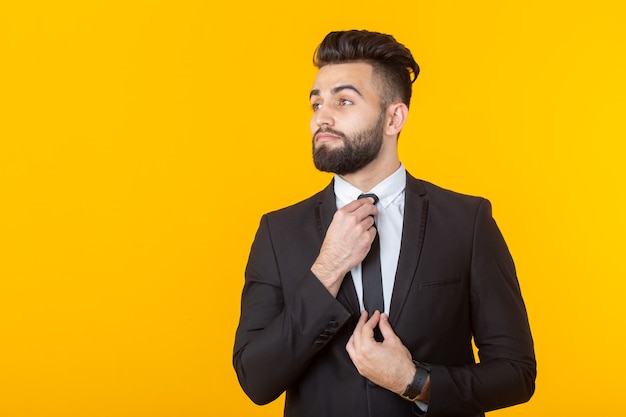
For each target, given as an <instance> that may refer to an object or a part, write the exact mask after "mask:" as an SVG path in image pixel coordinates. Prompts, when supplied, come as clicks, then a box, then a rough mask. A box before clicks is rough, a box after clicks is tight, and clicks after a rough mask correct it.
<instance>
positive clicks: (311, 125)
mask: <svg viewBox="0 0 626 417" xmlns="http://www.w3.org/2000/svg"><path fill="white" fill-rule="evenodd" d="M309 128H310V129H311V134H312V135H313V134H315V132H317V129H318V126H317V123H315V114H314V115H313V116H311V120H310V121H309Z"/></svg>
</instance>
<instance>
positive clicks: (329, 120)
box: [312, 106, 335, 127]
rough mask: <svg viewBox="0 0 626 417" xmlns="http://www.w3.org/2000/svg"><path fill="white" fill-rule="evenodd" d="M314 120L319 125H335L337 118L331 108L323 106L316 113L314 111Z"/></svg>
mask: <svg viewBox="0 0 626 417" xmlns="http://www.w3.org/2000/svg"><path fill="white" fill-rule="evenodd" d="M312 121H313V122H314V123H315V125H316V126H317V127H322V126H323V125H328V126H334V125H335V118H334V116H333V113H332V111H331V109H329V108H328V106H322V107H320V108H319V109H318V110H317V111H316V112H315V113H313V120H312Z"/></svg>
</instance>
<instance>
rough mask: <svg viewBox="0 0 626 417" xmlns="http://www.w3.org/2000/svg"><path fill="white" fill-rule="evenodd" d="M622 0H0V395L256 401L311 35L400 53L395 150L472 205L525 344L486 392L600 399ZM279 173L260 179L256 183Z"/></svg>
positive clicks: (299, 150)
mask: <svg viewBox="0 0 626 417" xmlns="http://www.w3.org/2000/svg"><path fill="white" fill-rule="evenodd" d="M625 18H626V6H624V2H623V1H622V0H596V1H593V2H589V1H585V2H583V1H576V0H574V1H572V0H569V1H566V0H555V1H545V0H525V1H513V2H507V1H501V0H479V1H439V0H437V1H435V0H431V1H415V2H406V3H404V2H377V1H369V0H366V1H363V0H346V1H342V2H339V1H334V0H333V1H331V0H320V1H318V2H309V3H303V4H302V5H297V2H296V3H294V2H293V1H280V2H269V3H266V2H256V1H255V2H253V1H247V2H246V1H244V2H241V1H232V2H223V1H222V2H217V1H201V0H177V1H173V0H162V1H156V0H154V1H147V0H144V1H120V0H110V1H105V0H100V1H96V0H92V1H70V0H57V1H28V0H26V1H9V0H7V1H1V2H0V415H1V416H6V417H21V416H28V417H30V416H33V417H34V416H37V417H40V416H41V417H44V416H45V417H52V416H62V417H84V416H89V417H99V416H120V417H126V416H129V417H131V416H132V417H144V416H145V417H157V416H182V417H196V416H251V415H254V416H279V415H282V405H281V402H280V401H277V402H275V403H273V404H271V405H269V406H265V407H258V406H256V405H254V404H252V403H251V402H250V401H249V400H248V399H247V398H246V397H245V396H244V394H243V393H242V391H241V390H240V388H239V386H238V384H237V381H236V376H235V373H234V371H233V370H232V366H231V352H232V343H233V336H234V331H235V327H236V324H237V320H238V309H239V294H240V290H241V285H242V283H243V270H244V267H245V262H246V259H247V255H248V250H249V247H250V244H251V241H252V238H253V236H254V232H255V230H256V227H257V224H258V221H259V218H260V216H261V214H263V213H264V212H267V211H269V210H273V209H276V208H279V207H283V206H285V205H288V204H291V203H294V202H296V201H299V200H300V199H303V198H305V197H307V196H309V195H311V194H313V193H314V192H315V191H317V190H318V189H320V188H321V187H323V186H324V185H325V184H326V183H327V182H328V181H329V178H330V177H329V176H328V175H327V174H321V173H318V172H316V171H315V169H314V168H313V166H312V163H311V161H310V159H311V158H310V133H309V131H308V118H309V116H310V109H309V104H308V99H307V95H308V92H309V89H310V86H311V82H312V79H313V77H314V75H315V70H314V68H313V67H312V65H311V56H312V53H313V50H314V48H315V47H316V45H317V44H318V43H319V41H320V40H321V39H322V37H323V36H324V35H325V34H326V33H327V32H328V31H330V30H336V29H350V28H368V29H371V30H378V31H383V32H389V33H392V34H394V35H395V36H396V38H397V39H398V40H400V41H401V42H403V43H405V44H406V45H407V46H408V47H409V48H410V49H411V50H412V52H413V53H414V55H415V57H416V59H417V60H418V62H419V63H420V65H421V67H422V74H421V76H420V78H419V79H418V81H417V83H416V84H415V93H414V101H413V105H412V108H411V114H410V118H409V122H408V126H407V127H406V129H405V131H404V133H403V134H402V137H401V139H400V142H401V158H402V160H403V161H404V163H405V165H406V166H407V168H408V169H409V171H410V172H411V173H413V174H414V175H416V176H418V177H420V178H423V179H426V180H429V181H431V182H434V183H437V184H439V185H441V186H444V187H448V188H452V189H455V190H457V191H461V192H465V193H470V194H478V195H482V196H485V197H487V198H489V199H490V200H491V201H492V203H493V204H494V215H495V217H496V219H497V221H498V223H499V225H500V227H501V229H502V231H503V233H504V235H505V237H506V238H507V241H508V243H509V246H510V249H511V251H512V253H513V255H514V258H515V259H516V263H517V267H518V274H519V278H520V282H521V285H522V290H523V293H524V295H525V299H526V302H527V307H528V310H529V315H530V319H531V324H532V329H533V333H534V337H535V342H536V351H537V358H538V363H539V367H538V371H539V376H538V379H537V391H536V394H535V396H534V397H533V399H532V400H531V401H530V402H529V403H527V404H524V405H521V406H519V407H514V408H511V409H508V410H503V411H498V412H495V413H493V415H499V416H528V415H532V416H587V415H593V416H607V417H608V416H610V417H614V416H624V415H626V401H624V396H623V390H624V375H626V364H625V363H626V361H625V360H624V352H626V337H625V336H624V330H625V327H626V326H625V323H624V321H625V320H624V319H625V317H626V310H625V307H624V304H625V303H626V298H625V295H626V284H625V283H624V281H625V278H626V268H625V266H624V265H625V263H624V258H625V257H626V254H625V253H624V247H625V245H624V237H623V236H624V234H626V221H625V220H624V215H625V214H626V204H625V202H624V200H625V199H624V196H623V194H624V191H625V190H624V181H625V179H626V174H625V169H624V159H625V156H626V152H625V145H624V141H625V139H626V128H625V123H624V113H625V112H624V110H625V108H626V82H625V76H626V58H625V56H626V30H625V29H624V28H625V27H626V21H625V20H626V19H625ZM281 183H282V185H281Z"/></svg>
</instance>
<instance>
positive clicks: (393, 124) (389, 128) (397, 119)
mask: <svg viewBox="0 0 626 417" xmlns="http://www.w3.org/2000/svg"><path fill="white" fill-rule="evenodd" d="M408 116H409V108H408V107H407V106H406V104H404V103H391V104H390V105H389V106H387V112H386V119H385V130H384V134H385V135H388V136H397V135H399V134H400V131H401V130H402V128H403V127H404V124H405V123H406V119H407V117H408Z"/></svg>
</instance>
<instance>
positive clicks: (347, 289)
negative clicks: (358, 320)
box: [315, 181, 360, 316]
mask: <svg viewBox="0 0 626 417" xmlns="http://www.w3.org/2000/svg"><path fill="white" fill-rule="evenodd" d="M336 211H337V201H336V198H335V189H334V181H331V183H330V184H329V185H328V187H326V188H325V189H323V190H322V192H321V193H320V194H319V200H318V204H317V206H316V207H315V220H316V223H317V225H316V226H317V232H318V234H319V237H320V245H321V243H322V242H323V241H324V237H325V236H326V231H327V230H328V227H329V226H330V223H331V222H332V221H333V216H334V215H335V212H336ZM337 300H339V301H340V302H341V304H343V305H344V306H345V307H346V308H348V309H349V310H351V313H352V314H353V315H357V316H358V314H359V310H360V308H359V299H358V297H357V295H356V289H355V288H354V282H352V275H351V274H350V273H349V272H348V273H347V274H346V276H345V277H344V279H343V282H342V284H341V288H340V289H339V293H338V294H337Z"/></svg>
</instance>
